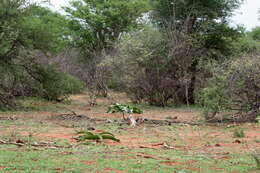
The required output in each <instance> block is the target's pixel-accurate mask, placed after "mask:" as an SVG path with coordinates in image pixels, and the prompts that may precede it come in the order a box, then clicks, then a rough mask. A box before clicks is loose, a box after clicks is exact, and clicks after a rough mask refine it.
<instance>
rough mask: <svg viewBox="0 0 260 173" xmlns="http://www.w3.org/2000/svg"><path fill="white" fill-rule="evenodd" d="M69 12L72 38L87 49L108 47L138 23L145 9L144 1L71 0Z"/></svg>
mask: <svg viewBox="0 0 260 173" xmlns="http://www.w3.org/2000/svg"><path fill="white" fill-rule="evenodd" d="M70 5H71V7H65V10H66V12H67V13H69V14H70V18H71V28H72V30H74V31H75V32H74V41H75V42H76V45H77V46H78V47H81V48H84V49H85V50H88V51H100V50H102V49H104V48H105V49H106V48H109V47H110V46H111V42H113V41H115V40H117V39H118V38H119V37H120V34H121V33H123V32H128V31H130V30H131V29H133V28H136V27H137V26H138V19H139V18H141V17H142V15H143V13H145V12H147V10H148V3H147V1H146V0H72V1H71V2H70Z"/></svg>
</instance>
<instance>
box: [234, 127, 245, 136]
mask: <svg viewBox="0 0 260 173" xmlns="http://www.w3.org/2000/svg"><path fill="white" fill-rule="evenodd" d="M233 137H234V138H244V137H245V132H244V130H243V129H241V128H236V129H235V130H234V132H233Z"/></svg>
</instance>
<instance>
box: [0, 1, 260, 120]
mask: <svg viewBox="0 0 260 173" xmlns="http://www.w3.org/2000/svg"><path fill="white" fill-rule="evenodd" d="M242 2H243V0H211V1H207V0H197V1H194V0H167V1H165V0H106V1H103V0H72V1H70V6H67V7H63V9H64V12H65V14H60V13H58V12H54V11H53V10H51V9H50V8H48V7H43V6H41V5H40V4H36V3H31V2H30V1H29V0H2V1H0V81H1V82H0V109H12V108H14V107H16V106H17V103H16V99H17V97H20V96H38V97H42V98H44V99H47V100H55V101H62V100H64V99H66V98H67V97H68V95H69V94H73V93H78V92H81V91H82V90H83V89H84V85H86V86H87V88H88V90H89V91H90V97H91V98H93V100H95V98H97V96H109V94H108V91H109V89H114V90H119V91H122V92H126V93H127V94H128V95H129V96H130V98H131V99H132V101H133V102H135V103H141V102H145V103H148V104H150V105H155V106H168V105H175V106H176V105H181V104H187V105H191V104H197V103H199V104H201V105H202V106H203V107H204V109H205V115H206V119H212V118H215V117H216V116H219V115H220V114H221V113H222V112H227V111H228V112H229V113H230V114H234V113H237V114H239V115H243V116H244V117H246V118H244V117H243V118H244V119H246V120H254V119H256V116H257V114H259V83H260V81H259V75H258V74H259V59H260V57H259V52H260V29H259V26H258V27H255V28H254V29H252V31H249V32H246V31H245V29H244V28H242V27H231V26H230V25H229V19H230V17H231V16H232V14H233V12H234V10H235V9H237V8H238V7H239V5H240V4H241V3H242ZM91 102H92V101H91ZM135 110H136V111H137V109H134V108H133V107H128V106H127V105H114V107H113V108H112V107H111V111H126V112H129V111H130V112H131V111H135ZM235 110H236V112H235ZM131 113H133V112H131Z"/></svg>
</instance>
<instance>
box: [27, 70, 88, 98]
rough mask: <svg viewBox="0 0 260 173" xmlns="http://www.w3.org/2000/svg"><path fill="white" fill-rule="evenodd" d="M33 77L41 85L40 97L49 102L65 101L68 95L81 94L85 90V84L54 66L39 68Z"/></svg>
mask: <svg viewBox="0 0 260 173" xmlns="http://www.w3.org/2000/svg"><path fill="white" fill-rule="evenodd" d="M32 75H33V76H34V78H35V79H36V80H37V81H38V83H39V92H40V95H41V96H42V97H43V98H45V99H47V100H56V101H57V100H64V99H66V98H67V96H68V94H75V93H79V92H81V91H82V90H83V89H84V84H83V82H81V81H80V80H78V79H76V78H75V77H73V76H71V75H69V74H66V73H62V72H59V71H57V70H56V69H55V68H54V67H53V66H46V67H43V66H37V67H36V70H35V71H34V74H32Z"/></svg>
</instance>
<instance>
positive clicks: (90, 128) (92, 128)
mask: <svg viewBox="0 0 260 173" xmlns="http://www.w3.org/2000/svg"><path fill="white" fill-rule="evenodd" d="M87 129H88V130H96V129H95V128H94V127H88V128H87Z"/></svg>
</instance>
